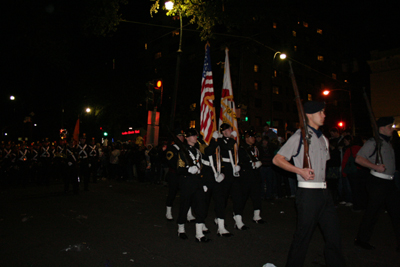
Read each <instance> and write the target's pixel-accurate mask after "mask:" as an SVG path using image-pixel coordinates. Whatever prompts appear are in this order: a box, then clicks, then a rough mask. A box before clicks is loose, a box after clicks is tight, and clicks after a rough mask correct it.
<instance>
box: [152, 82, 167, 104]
mask: <svg viewBox="0 0 400 267" xmlns="http://www.w3.org/2000/svg"><path fill="white" fill-rule="evenodd" d="M153 84H154V105H155V106H156V107H160V105H161V104H162V97H163V91H164V83H163V80H162V79H156V80H154V82H153Z"/></svg>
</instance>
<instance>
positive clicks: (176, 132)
mask: <svg viewBox="0 0 400 267" xmlns="http://www.w3.org/2000/svg"><path fill="white" fill-rule="evenodd" d="M174 134H175V135H184V132H183V130H182V129H180V128H177V129H175V131H174Z"/></svg>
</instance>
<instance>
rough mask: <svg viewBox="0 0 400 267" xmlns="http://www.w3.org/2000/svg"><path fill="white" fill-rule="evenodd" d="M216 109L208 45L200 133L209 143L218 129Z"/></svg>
mask: <svg viewBox="0 0 400 267" xmlns="http://www.w3.org/2000/svg"><path fill="white" fill-rule="evenodd" d="M214 117H215V109H214V86H213V77H212V71H211V60H210V45H209V44H208V43H207V45H206V55H205V57H204V67H203V76H202V79H201V99H200V133H201V134H202V135H203V139H204V142H205V143H206V144H207V145H208V144H209V143H210V140H211V138H212V134H213V132H214V131H215V130H216V128H217V127H216V124H215V118H214Z"/></svg>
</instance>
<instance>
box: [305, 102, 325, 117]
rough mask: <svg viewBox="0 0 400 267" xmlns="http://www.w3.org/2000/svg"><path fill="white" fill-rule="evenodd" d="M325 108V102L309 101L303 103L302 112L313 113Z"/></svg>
mask: <svg viewBox="0 0 400 267" xmlns="http://www.w3.org/2000/svg"><path fill="white" fill-rule="evenodd" d="M324 108H325V102H318V101H309V102H307V103H305V104H304V113H306V114H314V113H316V112H318V111H321V110H322V109H324Z"/></svg>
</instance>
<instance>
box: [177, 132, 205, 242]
mask: <svg viewBox="0 0 400 267" xmlns="http://www.w3.org/2000/svg"><path fill="white" fill-rule="evenodd" d="M197 136H198V133H197V131H196V129H192V128H191V129H188V130H186V132H185V139H186V142H187V144H184V145H183V146H182V147H181V148H180V150H179V154H178V169H177V171H178V175H179V185H180V190H181V191H180V192H181V193H180V195H181V203H180V207H179V216H178V236H179V237H180V238H182V239H187V238H188V237H187V235H186V233H185V222H186V219H187V218H186V217H187V212H188V211H189V209H190V207H191V206H192V207H193V209H194V212H195V214H196V241H197V242H208V241H210V239H208V238H207V237H205V235H204V233H203V229H204V227H203V225H204V219H205V213H206V211H205V206H206V204H205V191H207V187H205V186H204V185H203V182H202V180H201V175H200V170H201V153H200V151H199V150H198V149H197V148H196V147H195V145H196V143H197Z"/></svg>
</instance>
